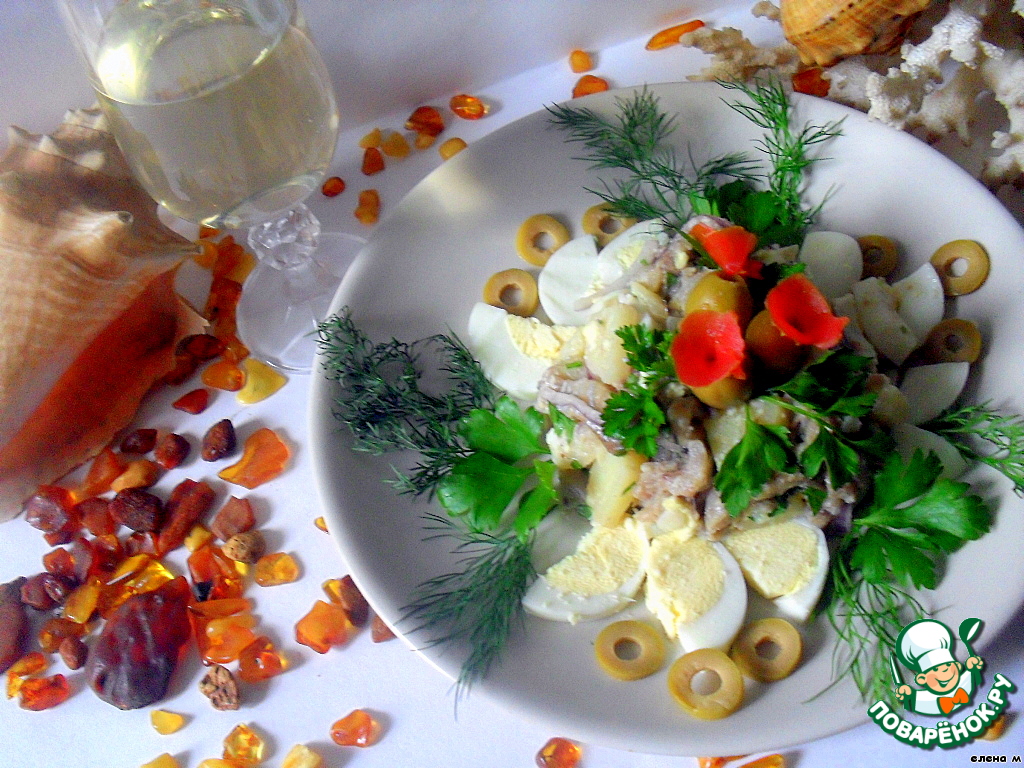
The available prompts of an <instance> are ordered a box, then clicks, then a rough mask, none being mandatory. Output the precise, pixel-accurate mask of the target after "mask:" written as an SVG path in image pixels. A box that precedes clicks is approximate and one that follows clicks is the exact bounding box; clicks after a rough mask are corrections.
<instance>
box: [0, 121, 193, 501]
mask: <svg viewBox="0 0 1024 768" xmlns="http://www.w3.org/2000/svg"><path fill="white" fill-rule="evenodd" d="M9 139H10V142H9V147H8V149H7V151H6V153H5V154H4V155H3V156H2V157H0V521H3V520H7V519H10V518H11V517H13V516H14V515H16V514H17V513H18V511H19V510H20V508H21V502H22V501H23V500H24V499H25V498H26V497H27V496H28V495H30V494H31V493H32V492H33V491H34V489H35V488H36V486H37V485H39V484H40V483H50V482H53V481H55V480H56V479H58V478H60V477H62V476H63V475H64V474H66V473H67V472H68V471H69V470H71V469H73V468H74V467H76V466H77V465H79V464H81V463H82V462H84V461H85V460H86V459H88V458H90V457H91V456H92V455H94V454H95V453H97V452H98V451H99V450H100V449H102V448H103V446H104V445H106V444H107V442H109V441H110V440H111V439H112V438H113V437H114V435H115V434H116V433H117V431H118V430H119V429H121V428H122V427H124V426H125V425H126V424H127V423H128V422H129V421H130V420H131V419H132V417H133V416H134V414H135V412H136V410H137V408H138V406H139V403H140V402H141V400H142V397H143V396H144V395H145V393H146V392H147V391H148V390H149V389H150V388H151V387H152V385H153V384H154V382H156V381H157V380H159V379H160V377H162V376H163V375H164V374H165V373H166V372H167V371H169V370H170V369H171V367H172V365H173V362H174V347H175V344H176V343H177V341H178V340H179V339H180V338H181V337H182V336H184V335H186V334H187V333H191V332H195V330H197V329H198V328H199V327H201V319H200V318H199V317H198V315H196V314H195V312H194V311H193V310H191V308H189V307H188V306H187V305H186V304H185V303H184V302H183V301H182V300H181V299H180V297H179V296H178V295H177V293H176V292H175V290H174V272H175V269H176V267H177V266H178V264H180V263H181V261H182V259H184V258H185V257H186V256H187V255H188V254H189V253H191V252H193V251H194V250H195V246H194V244H193V243H192V242H191V241H189V240H188V239H186V238H184V237H182V236H181V235H179V234H177V233H175V232H173V231H172V230H170V229H169V228H167V227H166V226H164V224H163V223H162V222H161V221H160V220H159V218H158V216H157V205H156V203H155V202H154V201H153V200H152V199H151V198H150V197H149V196H148V195H147V194H146V193H145V192H144V191H143V190H142V188H141V187H140V186H139V185H138V184H137V183H136V182H135V181H134V179H133V178H132V176H131V174H130V172H129V170H128V165H127V163H126V162H125V159H124V157H123V155H122V154H121V152H120V150H118V148H117V145H116V143H115V142H114V139H113V137H112V136H111V134H110V133H109V132H108V131H107V130H106V127H105V121H104V118H103V116H102V113H101V112H100V111H99V110H98V109H87V110H78V111H74V112H69V113H68V114H67V115H66V116H65V119H64V122H63V123H62V124H61V125H60V126H59V127H58V128H57V129H56V130H55V131H54V132H53V133H51V134H49V135H34V134H30V133H28V132H26V131H24V130H22V129H20V128H16V127H12V128H11V129H10V132H9Z"/></svg>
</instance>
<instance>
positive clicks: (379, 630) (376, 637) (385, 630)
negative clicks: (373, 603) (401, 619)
mask: <svg viewBox="0 0 1024 768" xmlns="http://www.w3.org/2000/svg"><path fill="white" fill-rule="evenodd" d="M394 638H395V633H394V631H393V630H392V629H391V627H389V626H388V625H387V624H385V623H384V619H382V618H381V617H380V616H377V615H376V614H374V616H373V618H372V619H370V639H371V640H372V641H373V642H375V643H384V642H387V641H388V640H394Z"/></svg>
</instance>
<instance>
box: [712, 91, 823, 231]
mask: <svg viewBox="0 0 1024 768" xmlns="http://www.w3.org/2000/svg"><path fill="white" fill-rule="evenodd" d="M719 84H720V85H721V86H722V87H724V88H728V89H731V90H736V91H740V92H741V93H743V94H745V95H746V96H747V98H748V99H750V102H751V103H750V104H744V103H742V102H726V103H727V104H728V105H729V107H731V108H732V109H734V110H735V111H736V112H738V113H739V114H741V115H743V117H745V118H746V119H747V120H750V121H751V122H752V123H754V124H755V125H757V126H758V127H760V128H763V129H764V130H765V131H767V133H766V134H765V135H764V136H763V137H762V138H761V139H759V140H758V142H757V145H758V147H759V149H761V151H763V152H764V153H765V154H766V155H767V156H768V157H769V158H770V160H771V164H772V169H771V171H770V172H769V174H768V191H769V192H770V193H771V194H772V195H773V196H774V197H775V198H776V199H777V200H778V201H779V202H780V203H781V204H782V205H781V207H780V208H779V209H778V211H777V212H776V216H777V217H778V219H779V222H778V223H779V228H780V230H782V231H783V232H785V233H786V235H785V236H780V237H779V241H780V242H783V241H786V242H793V243H797V242H800V241H801V240H802V239H803V235H804V233H805V232H806V231H807V228H808V227H809V226H810V225H811V224H812V223H813V221H814V219H815V218H816V217H817V215H818V213H819V212H820V210H821V207H822V205H824V203H825V201H824V200H823V201H821V202H820V203H819V204H818V205H816V206H814V207H813V208H811V209H809V210H806V209H804V207H803V191H804V184H805V181H804V171H806V170H807V168H808V166H810V165H811V164H813V163H815V162H817V161H818V160H819V159H820V158H817V157H812V156H811V154H810V150H811V148H812V147H815V146H817V145H818V144H821V143H823V142H826V141H829V140H830V139H833V138H835V137H836V136H839V135H840V133H841V132H842V131H841V128H840V126H841V123H842V121H841V120H839V121H832V122H829V123H826V124H825V125H807V126H804V127H803V128H801V129H799V130H794V128H793V124H792V120H791V119H790V118H791V109H792V107H791V105H790V103H789V97H788V96H787V94H786V91H785V89H784V88H783V87H782V84H781V83H780V82H778V81H777V80H775V79H769V80H755V81H754V82H753V84H752V85H747V84H745V83H736V82H724V81H720V83H719Z"/></svg>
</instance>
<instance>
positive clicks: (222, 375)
mask: <svg viewBox="0 0 1024 768" xmlns="http://www.w3.org/2000/svg"><path fill="white" fill-rule="evenodd" d="M202 379H203V384H205V385H206V386H208V387H213V388H214V389H223V390H226V391H228V392H237V391H238V390H240V389H241V388H242V387H243V386H244V385H245V371H243V370H242V369H241V368H240V367H239V366H238V364H237V363H235V362H232V361H231V360H217V361H216V362H213V363H210V364H209V365H208V366H206V367H205V368H204V369H203V374H202Z"/></svg>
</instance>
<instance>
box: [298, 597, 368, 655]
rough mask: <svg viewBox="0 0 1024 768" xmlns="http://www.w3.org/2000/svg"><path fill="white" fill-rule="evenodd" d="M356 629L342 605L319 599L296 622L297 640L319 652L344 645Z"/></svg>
mask: <svg viewBox="0 0 1024 768" xmlns="http://www.w3.org/2000/svg"><path fill="white" fill-rule="evenodd" d="M354 631H355V626H354V625H353V624H352V621H351V620H350V619H349V617H348V613H346V612H345V609H344V608H342V607H341V606H340V605H336V604H334V603H325V602H324V601H323V600H317V601H316V602H315V603H313V607H312V608H311V609H310V611H309V613H307V614H306V615H305V616H303V617H302V618H301V619H299V620H298V622H296V624H295V640H296V641H297V642H298V643H300V644H301V645H305V646H307V647H309V648H312V649H313V650H314V651H316V652H317V653H327V651H329V650H330V649H331V647H332V646H336V645H343V644H345V643H346V642H348V639H349V638H350V637H351V636H352V633H353V632H354Z"/></svg>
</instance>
